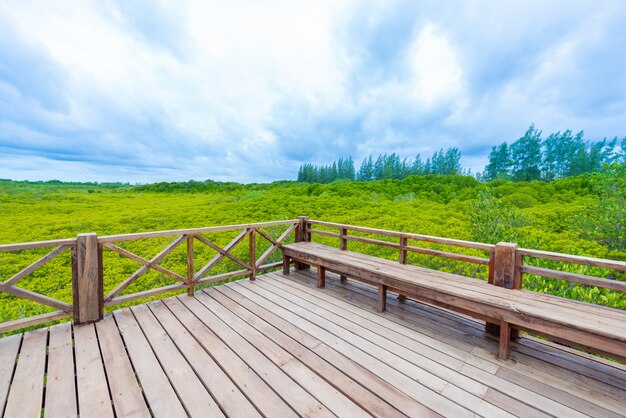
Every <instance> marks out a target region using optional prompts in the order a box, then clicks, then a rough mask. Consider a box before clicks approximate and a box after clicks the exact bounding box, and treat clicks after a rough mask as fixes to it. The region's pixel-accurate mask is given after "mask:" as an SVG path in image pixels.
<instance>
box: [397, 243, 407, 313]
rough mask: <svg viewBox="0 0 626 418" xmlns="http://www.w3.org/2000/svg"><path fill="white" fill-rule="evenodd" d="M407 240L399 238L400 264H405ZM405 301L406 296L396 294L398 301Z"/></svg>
mask: <svg viewBox="0 0 626 418" xmlns="http://www.w3.org/2000/svg"><path fill="white" fill-rule="evenodd" d="M408 241H409V240H408V239H407V237H405V236H404V235H401V236H400V264H406V256H407V252H406V246H407V245H408ZM405 300H406V295H403V294H401V293H399V294H398V301H400V302H404V301H405Z"/></svg>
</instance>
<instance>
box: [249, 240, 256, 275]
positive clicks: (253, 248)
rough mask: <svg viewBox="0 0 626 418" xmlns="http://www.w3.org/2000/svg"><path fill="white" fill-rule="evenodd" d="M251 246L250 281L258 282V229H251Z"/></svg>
mask: <svg viewBox="0 0 626 418" xmlns="http://www.w3.org/2000/svg"><path fill="white" fill-rule="evenodd" d="M249 235H250V246H249V249H248V251H249V252H248V254H249V256H248V259H249V260H250V280H256V229H255V228H250V234H249Z"/></svg>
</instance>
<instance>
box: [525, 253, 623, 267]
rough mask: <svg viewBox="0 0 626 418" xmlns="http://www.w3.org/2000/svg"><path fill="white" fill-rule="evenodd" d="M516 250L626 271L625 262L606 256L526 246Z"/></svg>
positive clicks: (545, 257)
mask: <svg viewBox="0 0 626 418" xmlns="http://www.w3.org/2000/svg"><path fill="white" fill-rule="evenodd" d="M517 252H518V253H519V254H520V255H522V256H527V257H532V258H540V259H543V260H552V261H560V262H563V263H572V264H580V265H584V266H588V267H599V268H605V269H610V270H616V271H626V262H625V261H618V260H609V259H606V258H595V257H587V256H584V255H573V254H565V253H556V252H551V251H542V250H532V249H528V248H519V249H518V250H517Z"/></svg>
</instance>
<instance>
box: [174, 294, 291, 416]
mask: <svg viewBox="0 0 626 418" xmlns="http://www.w3.org/2000/svg"><path fill="white" fill-rule="evenodd" d="M181 300H184V301H185V302H188V301H193V300H194V299H193V298H185V297H180V298H169V299H164V300H163V302H164V303H165V305H166V306H167V307H168V308H169V309H170V310H171V311H172V313H173V314H174V315H175V316H176V317H177V318H178V320H179V321H180V322H181V323H182V324H183V325H184V326H185V328H186V329H187V331H188V332H189V333H190V334H191V335H193V336H194V337H195V338H196V340H197V341H198V342H199V343H200V344H201V345H202V347H203V348H204V349H205V350H206V351H207V352H209V353H211V356H212V357H213V358H214V359H215V361H216V363H218V364H219V365H220V367H222V368H223V369H224V371H225V372H226V373H228V376H229V377H230V379H231V380H232V381H233V382H235V383H236V384H237V386H238V387H239V388H241V390H242V392H244V393H245V394H246V396H247V398H248V399H249V400H250V402H252V403H253V404H254V405H255V407H256V408H257V409H258V410H259V411H260V412H261V413H262V414H263V415H265V416H268V417H278V416H280V417H283V416H285V417H294V418H295V417H297V416H298V415H297V414H296V413H295V412H294V411H293V410H292V409H291V408H290V407H289V406H288V405H287V404H286V403H285V401H283V400H282V399H281V398H280V397H279V396H278V395H277V394H276V392H274V391H273V390H272V388H271V387H270V386H269V385H268V384H267V383H266V382H265V381H264V380H262V379H261V378H260V377H259V376H258V375H257V374H256V373H255V372H254V370H253V369H252V368H251V367H249V366H248V365H247V364H246V363H245V362H244V361H243V360H242V359H241V358H240V357H239V356H238V355H237V354H235V353H234V351H233V350H232V349H231V348H230V347H229V346H227V345H226V344H225V343H224V342H223V341H222V340H221V339H220V338H219V337H218V336H217V335H215V334H214V333H213V331H211V330H210V329H209V328H208V327H207V326H206V325H205V324H204V323H203V322H202V321H200V319H198V317H197V316H196V315H195V314H194V313H193V312H192V311H190V310H189V309H188V307H187V306H186V305H185V304H183V303H182V302H181ZM196 303H198V302H196Z"/></svg>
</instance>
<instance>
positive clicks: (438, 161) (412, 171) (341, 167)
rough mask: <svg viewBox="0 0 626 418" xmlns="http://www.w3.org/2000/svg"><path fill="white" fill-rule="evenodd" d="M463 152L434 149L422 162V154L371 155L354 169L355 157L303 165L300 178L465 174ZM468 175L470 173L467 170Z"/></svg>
mask: <svg viewBox="0 0 626 418" xmlns="http://www.w3.org/2000/svg"><path fill="white" fill-rule="evenodd" d="M462 173H463V170H462V169H461V152H460V151H459V149H458V148H450V149H448V150H446V151H445V152H444V151H443V149H440V150H439V151H437V152H435V153H434V154H433V156H432V158H428V159H427V160H426V162H424V161H422V159H421V157H420V155H419V154H417V156H416V157H415V159H414V160H412V161H409V160H408V159H407V158H404V159H400V156H399V155H397V154H396V153H393V154H390V155H387V154H382V155H379V156H378V158H376V160H375V161H374V159H373V158H372V156H371V155H370V156H369V157H368V158H366V159H364V160H363V163H362V164H361V167H360V168H359V171H358V172H355V169H354V162H353V161H352V158H351V157H350V158H348V159H345V160H344V159H343V158H340V159H339V160H338V161H333V162H332V163H331V164H328V165H321V166H316V165H314V164H310V163H307V164H303V165H302V166H301V167H300V169H299V170H298V181H302V182H307V183H332V182H334V181H350V180H358V181H376V180H392V179H393V180H402V179H405V178H407V177H408V176H423V175H426V174H438V175H448V174H462ZM467 174H468V175H469V172H468V173H467Z"/></svg>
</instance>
